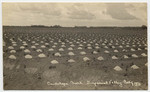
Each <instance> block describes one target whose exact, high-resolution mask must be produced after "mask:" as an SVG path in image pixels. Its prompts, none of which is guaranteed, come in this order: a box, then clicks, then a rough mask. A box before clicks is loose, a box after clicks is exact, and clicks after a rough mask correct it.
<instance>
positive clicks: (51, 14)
mask: <svg viewBox="0 0 150 92" xmlns="http://www.w3.org/2000/svg"><path fill="white" fill-rule="evenodd" d="M2 5H3V6H2V18H3V25H48V26H50V25H56V24H57V25H61V26H75V25H76V26H141V25H143V24H144V25H147V4H146V3H3V4H2Z"/></svg>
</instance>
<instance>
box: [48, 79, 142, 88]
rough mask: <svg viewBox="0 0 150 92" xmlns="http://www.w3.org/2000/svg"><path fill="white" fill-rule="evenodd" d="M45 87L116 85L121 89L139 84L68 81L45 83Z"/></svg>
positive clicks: (128, 82) (138, 84) (132, 82)
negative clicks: (124, 86)
mask: <svg viewBox="0 0 150 92" xmlns="http://www.w3.org/2000/svg"><path fill="white" fill-rule="evenodd" d="M47 85H50V86H52V85H53V86H54V85H55V86H68V85H94V86H98V85H118V86H119V87H123V85H130V86H135V87H138V86H141V83H140V82H134V81H127V80H123V81H113V80H109V81H97V82H93V81H86V82H81V81H78V82H75V81H70V82H49V81H48V82H47Z"/></svg>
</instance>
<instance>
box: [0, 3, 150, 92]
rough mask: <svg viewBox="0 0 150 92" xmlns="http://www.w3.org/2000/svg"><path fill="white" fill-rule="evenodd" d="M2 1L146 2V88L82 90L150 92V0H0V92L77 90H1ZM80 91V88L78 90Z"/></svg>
mask: <svg viewBox="0 0 150 92" xmlns="http://www.w3.org/2000/svg"><path fill="white" fill-rule="evenodd" d="M2 2H73V3H76V2H83V3H85V2H91V3H92V2H105V3H109V2H110V3H112V2H113V3H120V2H122V3H127V2H130V3H131V2H133V3H142V2H146V3H147V26H148V30H147V40H148V76H149V77H148V90H82V91H86V92H90V91H101V92H102V91H104V92H116V91H117V92H122V91H123V92H150V63H149V61H150V58H149V56H150V55H149V54H150V45H149V44H150V32H149V31H150V27H149V25H150V24H149V23H150V19H149V18H150V9H149V8H150V0H0V20H1V21H0V25H1V26H0V30H1V31H0V92H21V91H29V92H34V91H39V92H44V91H51V92H56V91H69V92H70V91H74V92H77V91H79V90H3V45H2V44H3V40H2V39H3V34H2ZM80 91H81V90H80Z"/></svg>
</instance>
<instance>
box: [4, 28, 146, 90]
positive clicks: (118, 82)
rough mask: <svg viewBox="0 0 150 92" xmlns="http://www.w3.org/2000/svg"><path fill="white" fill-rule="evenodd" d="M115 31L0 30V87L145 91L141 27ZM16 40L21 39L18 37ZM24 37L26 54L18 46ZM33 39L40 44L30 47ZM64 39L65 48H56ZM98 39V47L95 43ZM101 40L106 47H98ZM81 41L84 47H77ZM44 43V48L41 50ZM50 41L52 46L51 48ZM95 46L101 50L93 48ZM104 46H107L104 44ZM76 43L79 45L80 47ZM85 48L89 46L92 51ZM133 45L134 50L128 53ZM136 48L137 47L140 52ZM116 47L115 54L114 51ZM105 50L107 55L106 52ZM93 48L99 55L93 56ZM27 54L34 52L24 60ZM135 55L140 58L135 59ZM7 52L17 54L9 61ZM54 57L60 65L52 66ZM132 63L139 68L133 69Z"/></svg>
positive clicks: (143, 33) (144, 60)
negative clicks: (1, 37)
mask: <svg viewBox="0 0 150 92" xmlns="http://www.w3.org/2000/svg"><path fill="white" fill-rule="evenodd" d="M19 30H22V31H19ZM58 30H59V31H58ZM60 30H61V31H60ZM70 30H72V31H70ZM104 30H107V31H104ZM113 30H114V31H113V32H112V31H111V29H48V28H45V29H42V28H41V29H39V28H38V29H37V28H5V29H4V31H3V33H4V41H5V43H6V45H5V46H4V47H3V48H4V54H3V56H4V61H3V79H4V89H5V90H37V89H39V90H48V89H62V90H67V89H69V90H72V89H81V90H87V89H90V90H98V89H103V90H112V89H114V90H115V89H119V90H123V89H126V90H145V89H147V86H148V79H147V76H148V75H147V65H146V64H147V56H142V55H141V54H142V53H145V54H147V49H146V48H147V38H146V32H145V30H142V31H143V32H142V31H141V29H134V30H133V29H132V30H131V29H130V30H129V29H128V30H127V29H113ZM19 38H20V39H21V40H22V41H20V40H18V39H19ZM10 39H13V41H12V42H11V40H10ZM66 39H67V40H68V41H67V40H66ZM60 40H61V41H60ZM23 41H25V42H26V43H27V45H25V49H28V50H30V51H31V52H30V53H25V52H24V50H25V49H20V46H24V45H23V43H22V42H23ZM32 41H35V42H36V43H39V45H38V46H36V49H33V48H31V46H35V44H34V43H32ZM41 41H43V42H41ZM50 41H53V42H50ZM59 41H60V42H59ZM111 41H113V42H111ZM13 42H16V43H17V46H13V44H12V43H13ZM62 42H64V43H65V46H66V47H64V51H63V52H62V51H59V50H58V49H59V48H61V45H62V44H61V43H62ZM78 42H79V43H78ZM84 42H86V43H84ZM45 43H49V45H45ZM55 43H57V44H55ZM96 43H97V44H98V45H95V44H96ZM103 43H104V45H102V44H103ZM110 43H111V44H110ZM116 43H118V45H117V44H116ZM127 43H129V44H128V45H129V47H126V45H127ZM138 43H139V44H138ZM72 44H74V45H75V46H74V47H72V48H73V50H71V51H70V50H68V48H69V47H71V45H72ZM79 44H82V45H83V46H78V45H79ZM88 44H91V46H90V45H89V46H87V45H88ZM42 45H45V46H46V47H45V48H42V47H41V46H42ZM53 45H55V46H56V47H55V48H53V47H52V46H53ZM134 45H135V46H134ZM9 46H13V47H14V49H13V50H15V51H16V53H10V51H11V50H10V49H8V47H9ZM96 46H99V47H100V48H98V49H96V48H95V47H96ZM106 46H107V47H108V48H105V47H106ZM112 46H115V48H111V47H112ZM119 46H122V47H119ZM78 47H82V48H83V49H82V50H79V49H77V48H78ZM87 47H92V49H88V48H87ZM50 48H53V49H54V51H49V49H50ZM131 48H133V49H135V51H131ZM138 48H140V49H141V50H138ZM37 49H41V50H42V52H40V53H43V54H45V55H46V57H43V58H40V57H38V55H39V54H40V53H39V52H37V51H36V50H37ZM116 49H117V50H118V52H114V50H116ZM124 49H125V52H124V51H123V50H124ZM106 50H107V51H109V53H105V51H106ZM81 51H85V52H86V54H85V55H81V54H80V52H81ZM93 51H97V52H98V53H97V54H93V53H92V52H93ZM56 52H59V53H61V56H59V57H57V56H54V54H55V53H56ZM68 52H73V53H74V54H75V55H73V56H70V55H68ZM28 54H29V55H32V58H31V59H27V58H25V55H28ZM133 54H136V55H137V56H138V57H133V56H132V55H133ZM10 55H15V56H16V59H10V58H9V56H10ZM124 55H127V56H128V58H124V57H123V56H124ZM99 56H102V57H103V58H104V60H98V59H97V58H98V57H99ZM112 56H116V57H117V59H112ZM85 57H88V58H89V59H90V60H87V61H84V59H83V58H85ZM69 59H73V60H74V61H75V62H68V60H69ZM52 60H57V61H58V63H57V64H52V63H51V61H52ZM133 65H136V66H137V67H138V68H137V69H133V68H132V66H133ZM116 66H119V67H120V68H121V70H120V71H117V70H115V69H114V68H115V67H116Z"/></svg>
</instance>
